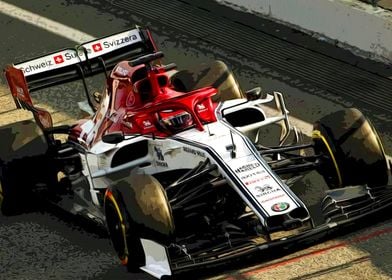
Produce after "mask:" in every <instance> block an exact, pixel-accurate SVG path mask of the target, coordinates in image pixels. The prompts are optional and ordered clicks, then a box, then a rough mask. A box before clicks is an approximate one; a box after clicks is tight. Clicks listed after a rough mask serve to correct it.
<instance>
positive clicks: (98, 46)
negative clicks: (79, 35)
mask: <svg viewBox="0 0 392 280" xmlns="http://www.w3.org/2000/svg"><path fill="white" fill-rule="evenodd" d="M92 48H93V51H94V52H100V51H102V45H101V43H96V44H93V45H92Z"/></svg>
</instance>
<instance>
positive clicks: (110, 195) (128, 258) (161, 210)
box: [104, 175, 174, 272]
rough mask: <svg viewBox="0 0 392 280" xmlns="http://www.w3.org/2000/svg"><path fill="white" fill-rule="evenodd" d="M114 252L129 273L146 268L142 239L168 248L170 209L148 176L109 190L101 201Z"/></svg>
mask: <svg viewBox="0 0 392 280" xmlns="http://www.w3.org/2000/svg"><path fill="white" fill-rule="evenodd" d="M104 204H105V205H104V207H105V215H106V223H107V227H108V230H109V235H110V238H111V240H112V243H113V246H114V249H115V251H116V253H117V255H118V257H119V258H120V261H121V262H122V264H124V265H125V266H126V267H127V268H128V270H129V271H131V272H134V271H137V270H138V269H139V268H140V267H141V266H144V265H145V256H144V250H143V246H142V243H141V240H140V239H141V238H145V239H150V240H152V241H155V242H158V243H159V244H163V245H167V244H169V243H170V240H171V238H172V236H173V233H174V222H173V217H172V213H171V207H170V205H169V202H168V200H167V197H166V192H165V191H164V189H163V187H162V186H161V184H160V183H159V182H158V181H157V180H156V179H155V178H154V177H152V176H149V175H133V176H130V178H126V179H123V180H121V181H119V182H118V183H117V184H115V185H114V186H112V187H110V188H109V189H108V190H107V191H106V194H105V199H104Z"/></svg>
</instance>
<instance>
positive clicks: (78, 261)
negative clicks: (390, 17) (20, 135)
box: [0, 0, 392, 279]
mask: <svg viewBox="0 0 392 280" xmlns="http://www.w3.org/2000/svg"><path fill="white" fill-rule="evenodd" d="M8 2H9V3H11V2H12V4H14V5H17V6H19V7H21V8H23V9H26V10H28V11H31V12H33V13H36V14H38V15H42V16H44V17H46V18H49V19H52V20H54V21H57V22H60V23H62V24H64V25H66V26H70V27H72V28H75V29H77V30H80V31H83V32H85V33H87V34H90V35H92V36H94V37H100V36H104V35H107V34H110V33H114V32H117V31H119V30H123V29H126V28H128V27H129V26H130V25H132V24H135V23H136V24H138V25H141V26H147V25H148V26H150V28H151V30H152V31H153V35H154V37H155V38H156V40H157V42H158V46H159V48H160V49H161V50H163V51H164V52H165V54H166V60H165V61H166V62H173V61H174V62H176V63H177V64H178V66H179V68H186V67H187V66H190V65H193V64H197V63H201V62H205V61H212V60H215V59H220V60H224V61H225V62H226V63H227V64H228V65H229V66H230V67H231V68H232V69H233V71H234V72H235V74H236V75H237V76H238V79H239V81H240V83H241V85H242V86H243V87H244V88H246V89H248V88H251V87H254V86H258V85H260V84H261V85H263V87H264V89H265V90H266V91H269V92H270V91H272V90H278V91H281V92H283V93H285V96H286V98H287V106H288V108H289V109H290V108H291V110H290V111H291V114H292V115H293V116H294V117H296V118H298V119H301V120H304V121H305V122H306V123H312V122H314V121H315V120H317V119H318V118H319V117H321V116H323V115H325V114H327V113H329V112H332V111H335V110H337V109H340V108H342V107H348V106H355V107H359V108H360V109H361V110H363V111H364V112H365V113H366V114H367V115H368V116H370V117H371V118H372V120H373V122H374V124H375V126H376V127H377V128H378V129H379V130H380V134H381V137H382V140H383V141H384V143H385V144H386V148H387V152H388V153H389V154H391V151H392V149H391V147H392V144H391V142H392V141H391V130H392V125H391V116H390V108H391V106H390V105H391V94H390V92H391V91H390V89H392V83H391V80H390V79H388V70H385V69H384V70H385V71H384V70H382V71H380V72H378V73H377V74H375V73H370V72H368V71H365V70H364V68H366V65H367V64H366V62H364V61H362V60H357V61H356V62H352V63H347V61H345V62H343V61H342V59H339V60H337V59H331V58H330V57H328V55H331V56H338V55H336V53H330V52H329V51H328V50H327V51H326V52H324V53H323V54H320V53H319V52H315V51H314V50H313V48H310V47H308V46H306V47H304V45H305V44H300V42H298V40H297V39H298V34H296V33H292V34H291V33H290V31H289V30H285V29H284V28H283V27H277V26H276V25H274V24H271V23H268V22H263V23H262V25H263V27H262V28H261V27H260V28H259V29H258V28H255V27H254V26H247V25H244V24H243V23H241V24H240V23H238V22H236V20H234V18H233V17H232V16H238V15H230V16H229V17H227V16H226V17H225V14H224V13H223V15H222V13H221V12H220V11H217V10H213V9H211V7H200V5H199V6H197V5H196V4H195V5H193V4H192V5H190V4H189V3H190V1H189V2H188V1H170V2H169V1H157V0H152V1H53V0H51V1H49V0H43V1H35V2H33V1H22V0H14V1H8ZM197 2H198V1H195V3H197ZM212 8H215V7H212ZM226 15H228V14H226ZM0 25H1V26H2V28H1V29H0V37H1V38H3V40H1V41H0V52H1V56H0V65H1V67H4V65H5V64H7V63H10V62H17V61H23V60H25V59H28V58H31V57H34V56H37V55H41V54H44V53H46V52H49V51H53V50H56V49H59V48H63V47H65V46H73V45H74V44H75V42H73V41H72V40H69V39H66V38H64V37H63V36H59V35H56V34H53V33H50V32H47V31H46V30H44V29H42V28H39V27H36V25H31V24H28V23H25V22H22V21H20V20H17V19H14V18H13V17H10V16H7V15H4V14H1V13H0ZM277 28H279V31H276V30H277ZM283 32H286V33H285V35H284V36H283V37H285V36H287V38H286V39H285V38H283V39H282V35H281V33H283ZM279 33H280V34H279ZM301 36H302V35H301ZM301 38H302V40H305V41H306V44H308V42H309V41H311V39H309V40H307V39H306V38H305V39H304V37H301ZM295 40H297V41H296V42H295V43H290V42H289V41H295ZM299 41H300V40H299ZM326 53H327V54H328V55H326ZM343 60H344V59H343ZM353 64H357V65H358V66H359V67H355V66H353ZM372 70H373V69H372ZM385 73H386V74H385ZM2 81H3V82H4V80H2ZM76 87H77V86H76ZM34 97H35V98H36V100H37V102H38V103H39V104H43V105H46V106H47V107H49V108H50V110H51V112H53V113H54V116H55V119H56V121H57V123H63V122H72V121H73V120H74V117H75V116H76V112H74V111H72V110H71V107H72V106H71V105H75V104H73V103H75V99H77V98H83V96H82V95H81V94H79V93H77V91H75V93H70V90H69V88H67V86H62V87H60V88H59V90H57V91H55V90H54V91H49V92H45V93H44V95H43V96H38V95H37V96H34ZM29 117H30V116H29V115H28V114H26V113H25V112H18V111H16V110H15V107H14V106H13V104H12V102H11V99H10V98H9V95H8V93H7V90H6V88H5V85H4V84H3V85H0V124H5V123H9V122H12V121H15V120H17V119H21V118H29ZM0 144H1V139H0ZM303 193H304V194H305V195H306V196H307V197H308V199H309V200H312V199H314V198H315V197H316V196H317V195H316V194H315V190H314V189H310V188H309V189H307V188H305V189H304V191H303ZM386 216H388V215H386ZM374 222H375V223H376V225H373V226H371V225H369V224H368V223H366V224H365V223H364V224H363V225H362V224H361V225H353V226H352V228H349V230H345V231H343V232H340V233H339V235H333V236H332V239H322V242H321V243H316V244H310V245H308V246H304V247H301V248H296V249H295V250H285V251H283V253H282V252H270V253H269V254H268V255H260V256H258V257H257V258H255V259H250V260H241V261H240V262H236V263H230V264H227V265H226V266H222V267H218V268H214V269H208V270H199V271H196V272H193V273H190V274H185V275H181V276H180V279H184V278H186V279H191V278H202V279H207V278H209V279H327V278H336V279H338V278H344V279H371V278H373V279H390V278H392V253H390V250H389V248H390V246H391V242H392V234H391V233H392V223H391V221H390V220H375V221H374ZM361 226H362V227H361ZM351 229H353V230H354V232H353V233H350V230H351ZM330 238H331V237H330ZM40 278H41V279H152V278H151V277H149V276H147V275H145V274H142V273H140V274H133V275H129V274H127V273H126V272H125V271H124V269H123V268H122V267H121V265H120V264H119V262H118V260H117V259H116V257H115V254H114V252H113V250H112V247H111V244H110V241H109V240H108V238H107V234H106V232H105V230H103V229H100V228H97V227H95V226H94V225H90V224H89V223H86V222H85V221H80V220H78V219H76V218H75V217H72V216H69V215H66V214H64V213H62V212H59V211H57V210H56V209H52V208H48V207H43V209H42V211H38V212H34V213H29V214H24V215H20V216H17V217H0V279H40Z"/></svg>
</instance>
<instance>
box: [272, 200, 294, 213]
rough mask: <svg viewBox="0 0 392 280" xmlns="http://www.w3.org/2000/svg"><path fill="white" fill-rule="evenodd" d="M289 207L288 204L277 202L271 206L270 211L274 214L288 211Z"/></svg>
mask: <svg viewBox="0 0 392 280" xmlns="http://www.w3.org/2000/svg"><path fill="white" fill-rule="evenodd" d="M289 207H290V204H288V203H287V202H278V203H275V204H274V205H272V206H271V210H272V211H274V212H283V211H285V210H287V209H289Z"/></svg>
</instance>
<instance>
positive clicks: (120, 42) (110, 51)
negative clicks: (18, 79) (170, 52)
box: [5, 27, 156, 92]
mask: <svg viewBox="0 0 392 280" xmlns="http://www.w3.org/2000/svg"><path fill="white" fill-rule="evenodd" d="M155 51H156V47H155V44H154V42H153V40H152V38H151V35H150V33H149V31H148V30H145V29H141V28H139V27H135V28H134V29H130V30H126V31H123V32H120V33H116V34H113V35H110V36H107V37H103V38H100V39H96V40H93V41H90V42H87V43H83V44H81V45H77V46H76V47H74V48H67V49H62V50H59V51H56V52H53V53H50V54H47V55H44V56H41V57H37V58H34V59H32V60H28V61H24V62H21V63H17V64H14V65H13V66H11V67H14V68H17V69H20V70H21V71H22V72H23V75H24V77H25V79H26V83H27V86H28V89H29V91H30V92H32V91H35V90H39V89H42V88H47V87H50V86H53V85H57V84H62V83H66V82H70V81H74V80H78V79H82V78H84V77H89V76H92V75H95V74H98V73H103V72H105V73H106V72H107V71H109V70H111V69H112V68H113V67H114V66H115V65H116V64H117V63H118V62H120V61H122V60H129V59H134V58H137V57H139V56H142V55H145V54H149V53H152V52H155ZM9 67H10V66H9ZM9 67H7V69H9ZM7 69H6V70H5V72H6V76H7ZM7 81H8V82H9V80H8V77H7ZM10 86H11V85H10Z"/></svg>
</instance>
